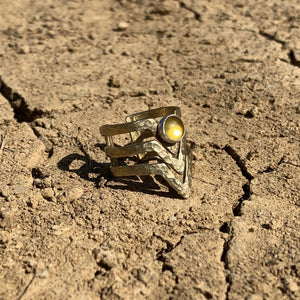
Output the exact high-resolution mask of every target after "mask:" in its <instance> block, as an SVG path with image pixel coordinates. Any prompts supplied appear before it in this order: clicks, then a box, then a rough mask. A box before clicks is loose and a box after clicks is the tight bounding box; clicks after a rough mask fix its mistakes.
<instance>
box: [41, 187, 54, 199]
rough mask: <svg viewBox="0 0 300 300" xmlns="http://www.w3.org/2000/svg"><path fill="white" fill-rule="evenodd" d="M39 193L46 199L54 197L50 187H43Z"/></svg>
mask: <svg viewBox="0 0 300 300" xmlns="http://www.w3.org/2000/svg"><path fill="white" fill-rule="evenodd" d="M41 194H42V196H43V198H45V199H46V200H52V199H53V198H54V191H53V190H52V188H45V189H43V190H41Z"/></svg>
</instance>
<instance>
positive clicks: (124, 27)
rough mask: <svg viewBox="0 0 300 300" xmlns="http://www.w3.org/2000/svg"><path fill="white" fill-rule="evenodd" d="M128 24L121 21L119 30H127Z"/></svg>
mask: <svg viewBox="0 0 300 300" xmlns="http://www.w3.org/2000/svg"><path fill="white" fill-rule="evenodd" d="M128 26H129V24H128V23H127V22H124V21H121V22H119V24H118V29H119V30H126V29H127V28H128Z"/></svg>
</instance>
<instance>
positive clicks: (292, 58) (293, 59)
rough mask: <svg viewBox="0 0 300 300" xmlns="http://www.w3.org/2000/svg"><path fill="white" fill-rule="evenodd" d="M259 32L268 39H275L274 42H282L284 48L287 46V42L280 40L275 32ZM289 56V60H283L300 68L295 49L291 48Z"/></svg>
mask: <svg viewBox="0 0 300 300" xmlns="http://www.w3.org/2000/svg"><path fill="white" fill-rule="evenodd" d="M259 34H260V35H261V36H263V37H264V38H266V39H268V40H269V41H274V42H276V43H278V44H280V45H281V46H282V49H284V48H285V46H286V42H285V41H282V40H280V39H278V38H276V35H275V34H274V35H273V34H269V33H266V32H264V31H262V30H260V31H259ZM287 56H288V60H287V61H286V60H283V61H285V62H287V63H289V64H290V65H292V66H294V67H298V68H300V61H299V60H297V59H296V56H295V53H294V50H293V49H291V50H290V51H289V52H288V54H287Z"/></svg>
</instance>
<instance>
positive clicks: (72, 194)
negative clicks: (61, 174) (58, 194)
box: [65, 187, 83, 201]
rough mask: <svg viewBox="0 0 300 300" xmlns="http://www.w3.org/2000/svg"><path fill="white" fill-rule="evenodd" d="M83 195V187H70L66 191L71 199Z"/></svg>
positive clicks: (67, 196) (66, 194)
mask: <svg viewBox="0 0 300 300" xmlns="http://www.w3.org/2000/svg"><path fill="white" fill-rule="evenodd" d="M82 195H83V189H82V188H80V187H74V188H70V189H69V190H67V191H66V192H65V196H66V198H67V199H69V200H71V201H72V200H76V199H79V198H80V197H81V196H82Z"/></svg>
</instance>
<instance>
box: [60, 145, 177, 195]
mask: <svg viewBox="0 0 300 300" xmlns="http://www.w3.org/2000/svg"><path fill="white" fill-rule="evenodd" d="M105 146H106V144H99V143H98V144H95V147H98V148H100V149H101V150H102V151H104V147H105ZM80 150H81V151H82V152H83V153H84V154H79V153H72V154H69V155H67V156H65V157H63V158H62V159H61V160H60V161H59V162H58V163H57V167H58V168H59V169H60V170H63V171H66V172H71V173H75V174H77V175H78V176H79V177H80V178H82V179H84V180H87V181H90V182H94V183H95V187H96V188H100V187H101V186H100V182H101V178H104V179H106V183H105V184H104V186H107V187H109V188H111V189H115V190H129V191H134V192H142V193H144V194H149V195H158V196H161V197H169V198H180V196H179V195H178V194H177V193H176V192H175V191H174V190H173V189H172V187H171V186H170V185H169V184H168V183H167V182H166V181H165V180H164V179H163V178H162V177H161V176H158V175H156V176H154V177H152V176H139V177H138V176H131V177H122V178H120V177H113V176H112V175H111V173H110V168H109V167H110V165H111V164H110V163H98V162H97V161H95V160H93V159H91V157H90V155H89V154H88V153H87V152H86V151H84V149H82V148H81V149H80ZM78 160H80V161H83V162H85V164H84V165H82V166H81V167H80V168H78V169H71V168H70V166H71V164H72V163H73V162H74V161H78ZM91 174H97V175H96V176H94V177H91V176H90V175H91ZM154 179H155V180H156V181H157V182H159V183H160V184H162V185H164V186H166V187H168V189H169V190H168V191H162V190H160V185H159V184H158V183H157V182H155V180H154Z"/></svg>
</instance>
